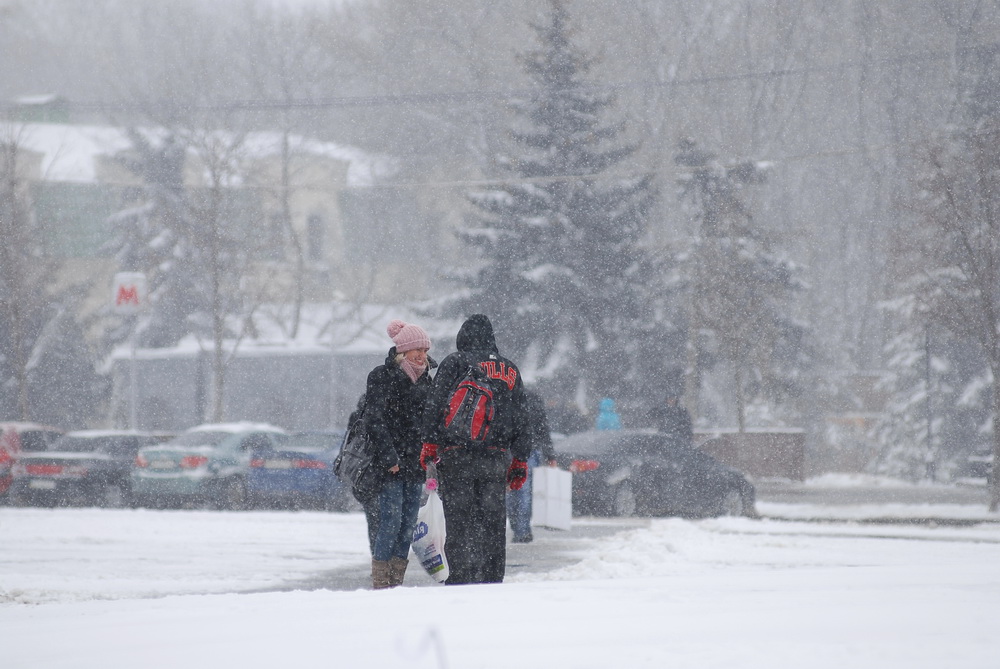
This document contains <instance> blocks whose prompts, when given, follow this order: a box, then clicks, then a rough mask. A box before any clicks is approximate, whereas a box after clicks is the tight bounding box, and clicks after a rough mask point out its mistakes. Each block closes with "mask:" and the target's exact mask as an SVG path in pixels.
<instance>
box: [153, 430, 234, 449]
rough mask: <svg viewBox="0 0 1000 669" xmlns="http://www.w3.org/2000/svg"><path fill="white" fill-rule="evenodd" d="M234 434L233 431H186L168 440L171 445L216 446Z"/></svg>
mask: <svg viewBox="0 0 1000 669" xmlns="http://www.w3.org/2000/svg"><path fill="white" fill-rule="evenodd" d="M231 436H233V433H232V432H212V431H209V430H204V431H201V430H199V431H197V432H186V433H185V434H182V435H180V436H179V437H177V438H176V439H172V440H171V441H170V442H168V443H169V444H170V445H171V446H215V445H217V444H220V443H222V442H223V441H224V440H226V439H228V438H229V437H231Z"/></svg>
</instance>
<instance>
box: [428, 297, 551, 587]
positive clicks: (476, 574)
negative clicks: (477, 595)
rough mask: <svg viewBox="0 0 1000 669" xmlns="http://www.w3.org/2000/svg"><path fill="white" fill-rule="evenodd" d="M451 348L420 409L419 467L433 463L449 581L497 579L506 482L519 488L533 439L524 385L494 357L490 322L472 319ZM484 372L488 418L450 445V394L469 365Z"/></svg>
mask: <svg viewBox="0 0 1000 669" xmlns="http://www.w3.org/2000/svg"><path fill="white" fill-rule="evenodd" d="M455 344H456V348H457V349H458V350H457V351H456V352H455V353H452V354H451V355H449V356H448V357H446V358H445V359H444V360H442V361H441V366H440V367H439V368H438V372H437V375H436V376H435V378H434V385H433V388H432V390H431V396H430V398H429V399H428V401H427V405H426V408H425V411H424V421H423V437H424V442H425V443H424V445H423V448H422V450H421V454H420V464H421V465H423V466H424V468H425V469H426V467H427V465H428V464H430V463H431V462H435V463H437V476H438V483H439V491H440V495H441V502H442V504H443V506H444V517H445V527H446V528H447V538H446V540H445V545H444V553H445V557H446V558H447V560H448V569H449V576H448V580H447V581H446V584H447V585H459V584H463V583H500V582H502V581H503V578H504V572H505V571H506V562H507V516H506V509H505V497H506V492H507V489H508V487H509V488H510V489H512V490H519V489H520V488H521V486H522V485H524V481H525V478H526V477H527V475H528V464H527V460H528V455H529V453H530V451H531V442H530V439H529V435H528V434H527V432H526V430H524V429H523V426H524V425H525V420H524V402H525V399H524V387H523V384H522V382H521V374H520V371H519V370H518V368H517V366H516V365H515V364H514V363H513V362H511V361H510V360H508V359H507V358H505V357H503V356H502V355H500V352H499V351H498V350H497V345H496V339H495V337H494V334H493V324H492V323H491V322H490V319H489V318H487V317H486V316H485V315H483V314H476V315H474V316H470V317H469V318H468V319H467V320H466V321H465V323H463V324H462V327H461V329H460V330H459V331H458V337H457V338H456V340H455ZM473 365H476V366H478V367H479V368H480V369H482V370H483V371H485V372H486V376H487V377H488V383H489V386H490V389H491V390H492V393H493V406H494V415H493V418H492V420H491V422H490V426H489V431H488V433H487V434H486V438H485V440H484V441H482V442H476V443H474V444H470V443H456V440H455V439H454V438H450V437H448V436H446V434H445V432H444V430H443V427H444V417H445V415H446V413H447V411H448V406H449V399H450V396H451V394H452V392H453V391H454V389H455V388H456V387H457V386H458V384H459V382H461V380H462V379H463V378H464V377H465V375H466V373H467V372H468V369H469V367H470V366H473Z"/></svg>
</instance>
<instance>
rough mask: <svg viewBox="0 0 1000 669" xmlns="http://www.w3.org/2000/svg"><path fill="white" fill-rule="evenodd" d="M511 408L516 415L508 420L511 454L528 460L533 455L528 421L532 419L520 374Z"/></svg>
mask: <svg viewBox="0 0 1000 669" xmlns="http://www.w3.org/2000/svg"><path fill="white" fill-rule="evenodd" d="M510 406H511V408H512V409H513V410H514V415H513V416H511V420H510V421H509V422H508V425H509V429H510V454H511V455H512V456H513V457H515V458H517V459H518V460H524V461H527V460H528V457H529V456H530V455H531V449H532V443H531V442H532V439H531V430H530V429H528V421H529V420H530V419H531V413H530V408H529V406H528V395H527V393H525V392H524V385H523V384H522V383H521V377H520V375H518V377H517V382H516V383H515V384H514V389H513V392H512V396H511V404H510Z"/></svg>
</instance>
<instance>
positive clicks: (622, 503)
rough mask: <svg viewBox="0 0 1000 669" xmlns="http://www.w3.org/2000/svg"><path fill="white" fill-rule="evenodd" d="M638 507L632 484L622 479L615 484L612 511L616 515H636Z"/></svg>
mask: <svg viewBox="0 0 1000 669" xmlns="http://www.w3.org/2000/svg"><path fill="white" fill-rule="evenodd" d="M636 508H637V503H636V498H635V491H634V490H633V489H632V484H631V483H629V482H628V481H622V482H621V483H619V484H618V485H617V486H615V496H614V499H613V500H612V506H611V510H612V512H613V513H614V515H616V516H625V517H627V516H634V515H635V513H636Z"/></svg>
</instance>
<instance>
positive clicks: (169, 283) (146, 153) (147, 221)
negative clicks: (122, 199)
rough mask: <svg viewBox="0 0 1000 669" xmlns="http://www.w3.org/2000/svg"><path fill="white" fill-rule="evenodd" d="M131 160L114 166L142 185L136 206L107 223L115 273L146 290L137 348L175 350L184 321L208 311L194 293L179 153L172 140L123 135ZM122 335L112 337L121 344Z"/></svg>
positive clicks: (186, 326)
mask: <svg viewBox="0 0 1000 669" xmlns="http://www.w3.org/2000/svg"><path fill="white" fill-rule="evenodd" d="M129 137H130V139H131V141H132V145H133V153H132V154H131V155H125V156H121V157H120V158H119V162H121V164H122V165H123V166H124V167H125V168H126V169H128V170H129V171H130V172H132V173H133V174H135V175H136V176H137V177H138V178H139V179H140V180H141V181H142V191H143V192H142V195H141V196H140V202H139V203H138V204H136V205H135V206H132V207H129V208H127V209H125V210H123V211H121V212H119V213H117V214H116V215H114V216H113V217H112V218H111V224H112V226H113V228H114V230H115V234H114V236H113V239H114V240H115V242H114V243H115V245H116V247H115V248H114V249H112V250H113V251H114V253H115V258H116V261H117V264H118V269H119V270H120V271H133V272H144V273H146V274H147V280H148V281H149V286H150V299H149V302H150V311H149V313H148V314H147V315H146V317H145V321H146V322H145V324H144V326H143V333H142V337H141V340H140V342H141V344H142V345H144V346H148V347H151V348H162V347H168V346H172V345H174V344H176V343H177V342H178V341H179V340H180V339H181V338H182V337H184V336H185V335H187V334H188V333H189V332H190V330H191V323H190V318H191V317H192V316H193V315H195V314H198V313H204V312H205V311H207V310H208V309H209V305H208V303H207V301H206V300H205V299H204V298H205V293H204V291H202V290H199V289H197V277H198V271H197V267H196V265H197V260H196V257H195V252H194V250H196V249H197V246H198V245H197V244H196V240H197V235H196V231H195V230H194V223H193V222H192V220H191V217H190V215H189V213H188V210H189V205H188V203H187V193H186V191H185V188H184V161H185V158H186V152H185V148H184V146H183V144H182V143H180V142H178V141H176V140H175V138H174V137H173V136H167V137H165V138H164V139H163V140H162V141H156V140H153V139H151V138H149V137H147V136H145V135H144V134H142V133H140V132H137V131H135V130H131V131H129ZM126 336H127V332H125V331H117V330H115V331H112V332H111V333H110V337H111V339H112V340H113V341H121V340H122V339H124V338H125V337H126Z"/></svg>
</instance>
